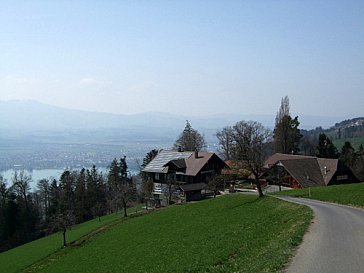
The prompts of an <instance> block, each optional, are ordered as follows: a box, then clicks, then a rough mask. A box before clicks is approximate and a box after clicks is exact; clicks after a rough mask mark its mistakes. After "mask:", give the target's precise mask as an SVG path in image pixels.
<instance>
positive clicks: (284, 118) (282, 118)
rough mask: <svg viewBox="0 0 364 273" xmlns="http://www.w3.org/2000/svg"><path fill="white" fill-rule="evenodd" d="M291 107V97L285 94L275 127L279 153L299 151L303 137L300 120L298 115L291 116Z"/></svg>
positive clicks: (275, 147) (276, 144) (276, 147)
mask: <svg viewBox="0 0 364 273" xmlns="http://www.w3.org/2000/svg"><path fill="white" fill-rule="evenodd" d="M289 108H290V107H289V98H288V96H285V97H284V98H282V101H281V106H280V108H279V111H278V113H277V116H276V123H275V128H274V149H275V152H277V153H283V154H289V153H297V152H299V143H300V139H301V138H302V135H301V133H300V129H298V126H299V125H300V122H299V121H298V117H295V118H292V117H291V114H290V112H289Z"/></svg>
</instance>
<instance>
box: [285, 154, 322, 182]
mask: <svg viewBox="0 0 364 273" xmlns="http://www.w3.org/2000/svg"><path fill="white" fill-rule="evenodd" d="M280 163H281V164H282V165H283V167H284V168H285V169H286V171H287V172H289V174H290V175H291V176H292V177H293V178H294V179H295V180H296V181H297V182H298V183H300V184H301V186H302V187H304V188H305V187H309V186H325V182H324V179H323V177H322V174H321V171H320V167H319V165H318V163H317V160H316V159H315V158H304V159H299V160H281V161H280Z"/></svg>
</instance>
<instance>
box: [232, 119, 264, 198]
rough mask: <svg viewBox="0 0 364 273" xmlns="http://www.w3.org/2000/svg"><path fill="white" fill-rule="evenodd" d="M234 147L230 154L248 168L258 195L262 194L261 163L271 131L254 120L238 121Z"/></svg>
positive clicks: (234, 128)
mask: <svg viewBox="0 0 364 273" xmlns="http://www.w3.org/2000/svg"><path fill="white" fill-rule="evenodd" d="M233 130H234V134H233V136H234V147H233V150H232V155H233V158H234V159H235V160H240V161H241V162H242V165H243V166H244V167H245V168H246V169H247V170H249V171H250V172H251V173H252V174H253V176H254V180H255V184H256V186H257V189H258V193H259V196H260V197H261V196H263V191H262V187H261V184H260V177H261V175H262V174H263V171H264V169H263V165H264V160H265V158H266V153H265V151H266V148H267V145H268V143H269V142H270V140H271V133H270V131H269V130H268V129H266V128H264V127H263V125H262V124H261V123H259V122H255V121H248V122H246V121H239V122H237V123H236V124H235V125H234V127H233Z"/></svg>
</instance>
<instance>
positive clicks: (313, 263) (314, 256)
mask: <svg viewBox="0 0 364 273" xmlns="http://www.w3.org/2000/svg"><path fill="white" fill-rule="evenodd" d="M280 198H281V199H284V200H287V201H291V202H295V203H299V204H303V205H308V206H310V207H311V208H312V209H313V211H314V215H315V216H314V219H313V223H312V225H311V226H310V229H309V231H308V232H307V233H306V235H305V236H304V238H303V242H302V244H301V245H300V246H299V248H298V250H297V252H296V254H295V256H294V257H293V259H292V261H291V262H290V264H289V265H288V267H287V268H286V270H285V272H286V273H304V272H307V273H316V272H317V273H354V272H355V273H361V272H364V210H361V209H356V208H350V207H347V206H340V205H334V204H329V203H324V202H320V201H315V200H308V199H301V198H293V197H280Z"/></svg>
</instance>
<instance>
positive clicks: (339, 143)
mask: <svg viewBox="0 0 364 273" xmlns="http://www.w3.org/2000/svg"><path fill="white" fill-rule="evenodd" d="M345 141H349V142H350V143H351V145H352V146H353V147H354V149H355V151H358V149H359V146H360V145H361V144H362V145H363V146H364V137H354V138H343V139H335V140H334V141H333V143H334V145H335V146H336V148H337V149H338V150H339V151H341V148H342V147H343V146H344V144H345Z"/></svg>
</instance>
